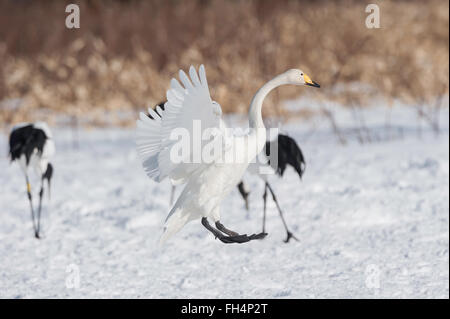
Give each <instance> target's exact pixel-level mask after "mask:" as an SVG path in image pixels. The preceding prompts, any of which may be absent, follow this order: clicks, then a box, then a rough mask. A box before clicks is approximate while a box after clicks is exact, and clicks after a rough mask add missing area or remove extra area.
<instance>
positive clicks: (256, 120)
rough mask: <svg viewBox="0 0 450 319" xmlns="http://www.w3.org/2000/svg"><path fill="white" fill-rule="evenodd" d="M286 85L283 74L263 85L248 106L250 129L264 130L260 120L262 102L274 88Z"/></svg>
mask: <svg viewBox="0 0 450 319" xmlns="http://www.w3.org/2000/svg"><path fill="white" fill-rule="evenodd" d="M283 84H288V82H287V79H286V78H285V76H284V74H280V75H278V76H276V77H274V78H273V79H272V80H270V81H269V82H267V83H266V84H264V85H263V86H262V87H261V88H260V89H259V90H258V91H257V92H256V94H255V96H254V97H253V99H252V103H251V104H250V109H249V111H248V121H249V126H250V128H254V129H258V128H264V123H263V120H262V114H261V109H262V105H263V101H264V99H265V97H266V96H267V94H269V93H270V91H272V90H273V89H275V88H276V87H279V86H280V85H283Z"/></svg>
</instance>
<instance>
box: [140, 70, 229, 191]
mask: <svg viewBox="0 0 450 319" xmlns="http://www.w3.org/2000/svg"><path fill="white" fill-rule="evenodd" d="M179 78H180V80H181V82H182V84H183V86H182V85H181V84H180V82H179V81H178V80H176V79H172V80H171V82H170V85H171V87H170V89H169V90H168V91H167V102H166V104H165V108H164V111H162V109H160V108H159V109H157V111H158V113H159V114H161V116H159V115H158V113H157V112H155V111H154V110H152V109H149V114H150V115H151V116H152V117H153V118H154V120H152V119H150V118H149V117H148V116H146V115H145V114H143V113H141V114H140V119H139V120H138V121H137V137H136V142H137V149H138V153H139V154H140V156H141V159H142V163H143V166H144V169H145V171H146V173H147V175H148V176H149V177H150V178H151V179H153V180H155V181H157V182H160V181H162V180H163V179H165V178H166V177H169V178H170V179H171V180H172V182H173V183H183V182H185V181H186V179H187V178H188V177H189V176H191V175H192V173H193V172H195V171H197V170H199V169H202V168H204V166H205V165H206V164H204V163H202V161H200V162H196V163H193V159H194V158H193V152H192V147H193V143H194V142H195V141H198V139H199V138H201V136H202V135H203V133H204V131H205V130H206V129H212V128H213V129H218V130H220V131H223V130H224V129H225V128H224V127H223V125H221V122H220V121H221V114H222V110H221V109H220V106H219V105H218V104H217V103H214V102H213V101H212V100H211V96H210V93H209V88H208V82H207V80H206V73H205V68H204V66H203V65H201V66H200V68H199V74H198V75H197V72H196V70H195V68H194V67H193V66H191V67H190V69H189V77H188V76H187V75H186V73H184V72H183V71H182V70H180V72H179ZM195 121H199V122H198V123H201V130H200V131H196V132H194V123H195ZM174 129H185V130H187V132H188V133H189V136H190V139H191V141H190V144H191V145H190V146H191V147H190V150H191V151H190V152H189V154H188V155H189V159H186V160H188V162H182V163H175V162H173V161H172V160H171V159H170V151H171V148H172V146H174V145H175V144H176V143H177V142H178V141H177V140H171V139H170V134H171V132H172V131H173V130H174ZM199 133H200V134H201V135H200V136H199ZM208 142H210V141H203V140H202V142H201V149H203V146H204V145H205V144H206V143H208ZM196 143H198V142H196ZM200 154H201V153H200Z"/></svg>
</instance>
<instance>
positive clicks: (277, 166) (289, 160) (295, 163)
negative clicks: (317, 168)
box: [265, 134, 306, 179]
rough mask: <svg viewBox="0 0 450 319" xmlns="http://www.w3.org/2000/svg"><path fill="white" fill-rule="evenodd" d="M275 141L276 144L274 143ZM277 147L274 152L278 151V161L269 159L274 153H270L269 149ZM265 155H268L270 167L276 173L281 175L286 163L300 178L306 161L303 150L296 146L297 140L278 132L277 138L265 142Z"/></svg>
mask: <svg viewBox="0 0 450 319" xmlns="http://www.w3.org/2000/svg"><path fill="white" fill-rule="evenodd" d="M274 143H277V145H274ZM275 147H276V148H277V151H276V153H278V163H277V162H276V161H270V157H271V156H275V155H276V154H271V153H270V150H271V149H272V150H274V149H275ZM265 151H266V155H267V156H268V157H269V162H270V165H271V166H272V168H273V169H274V170H275V171H276V172H277V174H278V175H280V176H283V174H284V171H285V170H286V167H287V165H288V164H289V165H290V166H292V167H293V168H294V169H295V171H296V172H297V174H298V176H299V177H300V179H301V178H302V176H303V174H304V173H305V168H306V162H305V157H304V156H303V152H302V150H301V148H300V146H298V144H297V142H296V141H295V140H294V139H293V138H291V137H289V136H287V135H283V134H278V138H277V139H276V140H274V141H271V142H266V150H265Z"/></svg>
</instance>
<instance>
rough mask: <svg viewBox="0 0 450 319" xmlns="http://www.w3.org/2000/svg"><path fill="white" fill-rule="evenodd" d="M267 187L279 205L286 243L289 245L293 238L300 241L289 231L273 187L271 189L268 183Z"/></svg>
mask: <svg viewBox="0 0 450 319" xmlns="http://www.w3.org/2000/svg"><path fill="white" fill-rule="evenodd" d="M266 187H267V188H268V189H269V191H270V193H271V194H272V198H273V201H274V202H275V204H276V205H277V209H278V212H279V213H280V217H281V220H282V221H283V225H284V228H285V229H286V233H287V237H286V239H285V241H284V242H285V243H288V242H289V240H290V239H291V238H293V239H295V240H297V241H298V239H297V238H296V237H295V236H294V235H293V234H292V233H291V232H290V231H289V229H288V227H287V224H286V220H285V219H284V216H283V212H282V211H281V208H280V205H279V204H278V201H277V197H276V196H275V193H274V192H273V189H272V187H270V185H269V183H267V182H266Z"/></svg>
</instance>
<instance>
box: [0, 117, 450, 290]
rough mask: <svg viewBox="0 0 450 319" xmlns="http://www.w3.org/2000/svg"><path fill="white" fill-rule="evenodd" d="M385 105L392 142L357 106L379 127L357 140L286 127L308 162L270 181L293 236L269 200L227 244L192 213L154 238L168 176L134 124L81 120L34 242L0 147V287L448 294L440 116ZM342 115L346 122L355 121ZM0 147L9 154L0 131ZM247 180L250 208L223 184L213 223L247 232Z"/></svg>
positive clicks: (61, 144) (17, 175)
mask: <svg viewBox="0 0 450 319" xmlns="http://www.w3.org/2000/svg"><path fill="white" fill-rule="evenodd" d="M395 112H396V113H395V114H393V116H392V117H393V120H392V125H393V134H392V135H393V136H392V138H391V139H389V140H384V138H383V134H385V131H384V129H383V124H382V123H383V122H384V115H383V114H378V115H377V110H376V109H374V110H371V111H369V113H368V114H366V120H368V121H367V125H368V127H369V128H370V129H372V130H373V132H375V133H376V134H380V136H381V138H380V139H379V140H378V141H375V142H372V143H367V144H363V145H360V144H359V143H357V142H356V139H355V138H352V137H351V136H350V137H349V138H348V143H347V145H345V146H343V145H340V144H338V143H337V138H336V136H335V135H334V134H333V133H332V132H331V130H330V128H329V125H328V123H327V122H325V121H324V120H321V121H319V120H317V119H311V120H309V121H308V122H307V123H302V122H290V123H288V124H286V125H284V126H283V130H284V131H285V132H288V133H289V134H290V135H291V136H293V137H295V138H296V139H297V141H298V142H299V143H300V145H301V146H302V148H303V151H304V153H305V156H306V160H307V165H308V166H307V170H306V174H305V176H304V179H303V181H302V182H300V180H299V178H298V177H297V176H295V175H294V174H292V173H293V171H292V170H291V171H288V172H287V173H286V175H285V177H284V178H283V179H279V178H277V177H272V179H271V180H272V184H273V186H274V189H275V191H276V192H277V194H278V198H279V201H280V203H281V207H282V208H283V209H284V211H285V214H286V218H287V220H288V223H289V224H290V225H291V227H292V230H293V231H294V233H295V234H296V235H297V237H298V238H299V239H300V241H299V242H291V243H289V244H284V243H283V242H282V240H283V239H284V236H285V233H284V231H283V227H282V224H281V221H280V219H279V217H278V215H277V211H276V208H275V205H274V203H273V202H272V201H269V206H268V208H269V211H268V212H269V215H268V232H269V235H268V237H267V238H266V239H264V240H262V241H253V242H250V243H247V244H243V245H224V244H222V243H221V242H220V241H218V240H214V238H213V237H212V235H211V234H210V233H208V232H207V231H206V230H205V229H204V228H203V227H202V226H201V224H200V222H193V223H190V224H188V225H187V226H186V227H185V228H184V229H183V230H182V231H181V232H180V233H178V234H177V235H176V236H175V237H174V238H173V239H172V240H171V241H169V243H168V244H167V245H165V246H162V247H161V246H159V245H158V243H157V242H158V238H159V236H160V234H161V231H162V225H163V221H164V218H165V216H166V214H167V212H168V211H169V203H168V202H169V193H170V186H169V184H168V183H162V184H156V183H154V182H152V181H150V180H149V179H148V178H147V176H146V175H145V174H144V172H143V169H142V168H141V164H140V162H139V159H138V157H137V154H136V151H135V146H134V131H133V130H119V129H110V130H92V131H89V130H85V131H83V132H81V133H80V139H81V145H80V147H79V149H75V148H74V147H73V145H72V139H71V132H70V131H68V130H64V129H61V128H60V129H54V135H55V140H56V147H57V155H56V157H55V159H54V165H55V177H54V182H53V191H52V199H51V206H50V209H49V210H48V211H47V210H46V211H45V212H44V216H43V228H44V231H43V234H44V238H43V239H42V240H36V239H35V238H34V237H33V234H32V229H31V222H30V216H29V214H30V213H29V207H28V202H27V199H26V195H25V183H24V178H23V176H22V175H21V172H20V170H19V168H18V167H17V166H10V165H9V163H8V160H7V159H6V156H2V157H1V158H0V167H1V169H0V185H1V192H0V208H1V210H0V220H1V223H0V297H3V298H33V297H45V298H52V297H63V298H65V297H70V298H85V297H94V298H104V297H123V298H127V297H132V298H134V297H138V298H157V297H160V298H174V297H179V298H215V297H220V298H253V297H255V298H314V297H316V298H317V297H331V298H340V297H344V298H357V297H362V298H374V297H396V298H403V297H420V298H422V297H424V298H435V297H438V298H448V297H449V130H448V117H449V114H448V111H445V112H444V114H442V119H443V120H442V121H443V123H442V125H443V132H442V133H441V134H440V136H438V137H436V136H434V135H433V134H432V133H431V132H430V130H429V129H428V128H426V127H424V129H423V132H422V137H420V138H419V137H418V133H417V128H416V127H417V121H416V118H415V116H414V115H413V113H412V112H411V111H410V109H406V108H405V109H401V108H398V109H397V110H396V111H395ZM341 113H342V112H341ZM380 113H381V112H380ZM343 116H344V115H343ZM369 120H370V121H369ZM342 122H343V123H348V124H347V125H344V126H343V128H344V134H353V133H352V132H353V130H352V129H351V125H352V124H351V123H353V122H352V121H351V120H345V116H344V117H343V118H342ZM399 132H400V133H399ZM0 149H2V150H4V154H6V152H7V136H5V135H3V134H2V135H0ZM245 180H246V182H247V184H248V185H249V186H250V188H251V190H252V193H251V197H250V205H251V206H250V212H249V213H247V212H246V211H245V209H244V204H243V201H242V200H241V198H240V196H239V194H238V192H237V191H234V192H232V194H231V195H230V196H229V197H228V198H227V199H226V200H225V201H224V203H223V206H222V221H223V223H224V224H225V225H227V226H229V227H230V228H232V229H236V230H237V231H241V232H248V233H253V232H258V231H260V228H261V217H262V200H261V196H262V192H263V185H262V184H261V182H260V181H259V180H258V179H257V178H256V177H254V176H246V177H245ZM36 186H37V185H36ZM35 191H36V188H35ZM36 197H37V196H36ZM77 275H79V286H78V285H77V280H76V278H77ZM74 286H75V287H74Z"/></svg>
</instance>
